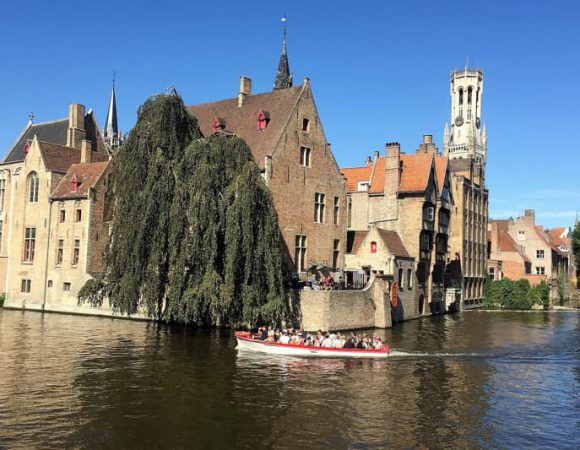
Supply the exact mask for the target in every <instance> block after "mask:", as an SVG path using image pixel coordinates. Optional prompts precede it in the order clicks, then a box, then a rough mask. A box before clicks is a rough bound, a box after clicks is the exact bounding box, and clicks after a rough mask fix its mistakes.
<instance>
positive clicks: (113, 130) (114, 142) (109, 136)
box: [103, 77, 121, 150]
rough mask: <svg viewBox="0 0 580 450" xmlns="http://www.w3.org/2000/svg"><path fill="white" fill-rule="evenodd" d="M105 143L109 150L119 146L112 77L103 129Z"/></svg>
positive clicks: (115, 100) (119, 136)
mask: <svg viewBox="0 0 580 450" xmlns="http://www.w3.org/2000/svg"><path fill="white" fill-rule="evenodd" d="M103 134H104V139H105V143H106V144H107V145H108V146H109V148H110V149H111V150H114V149H115V148H117V147H118V146H119V145H121V133H120V131H119V124H118V122H117V98H116V96H115V78H114V77H113V87H112V89H111V98H110V99H109V109H108V110H107V120H106V122H105V129H104V133H103Z"/></svg>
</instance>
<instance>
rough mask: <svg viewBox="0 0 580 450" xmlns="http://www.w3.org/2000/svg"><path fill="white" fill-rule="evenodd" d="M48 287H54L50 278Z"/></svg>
mask: <svg viewBox="0 0 580 450" xmlns="http://www.w3.org/2000/svg"><path fill="white" fill-rule="evenodd" d="M48 287H49V288H51V287H52V280H48Z"/></svg>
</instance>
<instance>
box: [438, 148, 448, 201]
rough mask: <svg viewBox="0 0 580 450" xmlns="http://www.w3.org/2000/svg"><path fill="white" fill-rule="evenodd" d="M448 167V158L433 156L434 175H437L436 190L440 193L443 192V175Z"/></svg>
mask: <svg viewBox="0 0 580 450" xmlns="http://www.w3.org/2000/svg"><path fill="white" fill-rule="evenodd" d="M448 165H449V157H447V156H441V155H435V175H437V189H439V192H440V193H441V192H442V191H443V183H445V174H446V173H447V167H448Z"/></svg>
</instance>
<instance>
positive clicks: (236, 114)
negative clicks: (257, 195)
mask: <svg viewBox="0 0 580 450" xmlns="http://www.w3.org/2000/svg"><path fill="white" fill-rule="evenodd" d="M304 87H305V86H304V85H302V86H296V87H293V88H288V89H278V90H275V91H272V92H265V93H262V94H254V95H248V96H246V98H245V99H244V103H243V106H242V107H241V108H239V107H238V98H237V97H235V98H230V99H227V100H220V101H217V102H210V103H203V104H200V105H193V106H189V107H188V109H189V112H190V113H191V114H192V115H194V116H195V118H196V119H197V123H198V126H199V128H200V130H201V132H202V134H203V135H204V136H209V135H211V134H213V133H214V129H213V123H214V120H215V119H216V118H218V119H219V120H220V122H221V123H222V124H223V125H224V127H225V131H230V132H233V133H236V134H237V135H238V136H240V137H241V138H242V139H244V140H245V141H246V143H247V144H248V146H249V147H250V149H251V150H252V154H253V155H254V159H255V160H256V163H257V164H258V166H260V167H264V158H265V157H266V156H267V155H271V154H272V151H273V150H274V148H275V147H276V144H277V143H278V140H279V139H280V137H281V135H282V132H283V131H284V128H285V127H286V123H287V122H288V119H289V118H290V114H291V112H292V111H293V109H294V106H295V105H296V102H297V101H298V99H299V97H300V94H301V93H302V90H303V88H304ZM260 111H262V112H264V113H266V116H267V117H268V118H269V122H268V126H267V127H266V129H265V130H262V131H260V130H258V114H259V113H260Z"/></svg>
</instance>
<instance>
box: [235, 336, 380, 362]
mask: <svg viewBox="0 0 580 450" xmlns="http://www.w3.org/2000/svg"><path fill="white" fill-rule="evenodd" d="M236 339H237V341H238V349H239V350H246V351H253V352H261V353H270V354H274V355H287V356H301V357H309V358H373V359H377V358H386V357H387V356H389V350H366V349H357V348H324V347H306V346H303V345H286V344H279V343H277V342H265V341H260V340H257V339H252V338H251V337H249V336H248V335H247V334H245V333H236Z"/></svg>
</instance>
